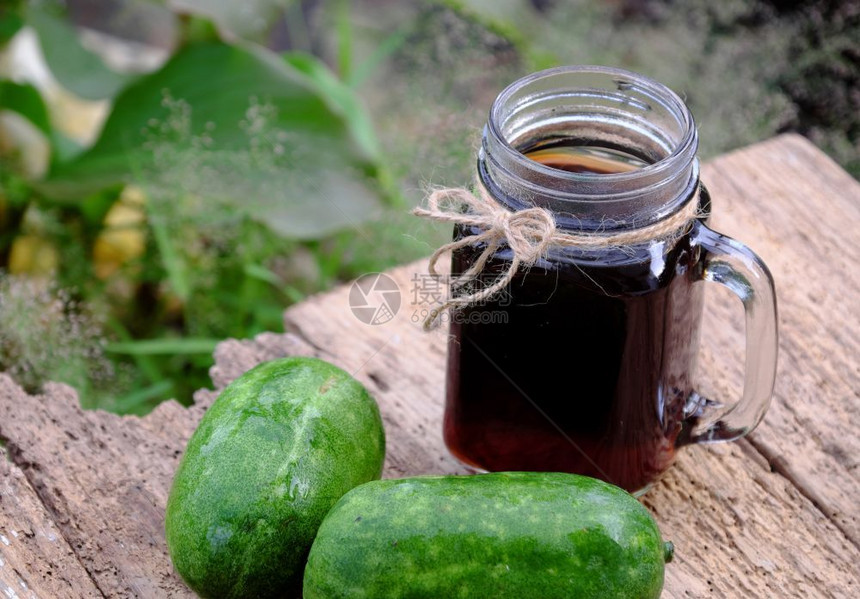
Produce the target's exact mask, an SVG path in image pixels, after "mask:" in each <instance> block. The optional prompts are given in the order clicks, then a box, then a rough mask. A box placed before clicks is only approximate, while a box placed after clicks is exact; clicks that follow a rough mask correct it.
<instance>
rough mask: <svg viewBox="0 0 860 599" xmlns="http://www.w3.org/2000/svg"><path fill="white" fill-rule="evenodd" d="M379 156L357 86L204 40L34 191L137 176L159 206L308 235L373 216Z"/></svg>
mask: <svg viewBox="0 0 860 599" xmlns="http://www.w3.org/2000/svg"><path fill="white" fill-rule="evenodd" d="M380 156H381V152H380V150H379V144H378V142H377V140H376V137H375V135H374V132H373V128H372V126H371V124H370V120H369V118H368V117H367V115H366V113H365V112H364V110H363V109H362V107H361V105H360V103H359V102H358V100H357V99H356V98H355V96H354V95H353V93H352V91H351V90H350V89H349V88H347V87H346V86H344V85H343V84H342V83H340V82H339V81H338V80H337V79H336V78H335V77H334V76H333V75H332V74H331V73H330V72H329V71H328V70H326V69H325V67H324V66H322V65H321V64H320V63H318V62H317V61H315V60H314V59H312V58H309V57H306V56H303V55H292V56H290V57H289V59H288V60H283V59H282V58H281V57H280V56H278V55H276V54H274V53H272V52H269V51H267V50H265V49H262V48H257V47H250V46H249V47H242V46H229V45H226V44H222V43H204V44H195V45H191V46H188V47H186V48H185V49H183V50H182V51H180V52H179V53H178V54H176V55H175V56H174V57H173V58H172V59H171V60H170V61H169V62H168V63H167V64H166V65H165V66H164V67H163V68H162V69H161V70H160V71H158V72H156V73H153V74H151V75H148V76H145V77H143V78H141V79H140V80H138V81H136V82H135V83H133V84H131V85H130V86H129V87H128V88H126V89H125V90H123V92H122V93H121V94H120V95H119V96H118V97H117V98H116V101H115V104H114V108H113V111H112V112H111V114H110V116H109V117H108V119H107V122H106V123H105V126H104V129H103V131H102V133H101V135H100V137H99V139H98V141H97V142H96V143H95V145H94V146H93V147H92V148H91V149H90V150H88V151H86V152H84V153H83V154H81V155H79V156H78V157H76V158H75V159H73V160H72V161H70V162H68V163H65V164H59V165H56V166H55V168H54V169H53V170H52V172H51V173H50V175H49V177H48V179H47V180H46V181H44V182H42V183H41V184H39V187H38V189H39V191H40V192H42V193H43V194H44V195H46V196H48V197H51V198H52V199H54V200H63V199H67V200H72V201H76V200H77V198H79V197H82V196H85V195H89V194H91V193H92V192H93V191H95V190H98V189H101V188H104V187H107V186H109V185H113V184H117V183H122V182H129V181H134V182H135V183H137V184H139V185H141V186H142V187H143V188H144V189H145V190H146V192H147V194H148V195H150V196H154V197H156V199H158V200H159V201H158V202H156V203H154V204H153V207H152V208H151V209H152V210H153V211H154V212H156V213H158V212H159V211H160V210H162V209H164V210H168V211H170V210H174V211H179V212H181V211H182V210H184V209H185V208H183V206H185V205H193V204H195V203H196V204H197V205H203V206H205V210H203V213H201V211H200V209H199V208H198V209H197V212H196V213H195V214H198V215H201V214H202V216H203V217H204V218H208V219H209V220H210V222H211V221H212V220H217V219H218V218H223V219H225V220H229V219H233V220H235V218H236V217H237V216H238V215H242V214H244V215H248V216H250V217H251V218H253V219H255V220H257V221H259V222H261V223H263V224H264V225H266V226H268V227H269V228H270V229H272V230H273V231H275V232H277V233H278V234H280V235H282V236H289V237H296V238H300V239H307V238H316V237H319V236H321V235H325V234H328V233H330V232H333V231H336V230H338V229H341V228H344V227H350V226H354V225H357V224H358V223H360V222H362V221H364V220H366V219H367V218H369V217H370V216H372V213H373V212H374V211H375V210H376V209H377V208H378V207H379V193H378V191H377V188H376V185H375V184H373V182H372V181H370V180H369V179H368V175H369V174H374V175H376V176H377V177H378V180H379V181H384V177H383V176H382V174H383V173H384V168H383V166H382V161H381V158H380ZM156 204H159V205H161V206H162V207H163V208H159V207H158V206H157V205H156ZM194 218H198V217H197V216H194ZM165 234H166V233H165ZM162 249H163V248H162ZM178 272H179V271H178V270H177V271H175V272H174V274H176V273H178ZM181 279H182V277H178V278H177V277H171V280H172V281H174V282H176V281H179V280H181ZM176 291H177V292H181V289H177V290H176Z"/></svg>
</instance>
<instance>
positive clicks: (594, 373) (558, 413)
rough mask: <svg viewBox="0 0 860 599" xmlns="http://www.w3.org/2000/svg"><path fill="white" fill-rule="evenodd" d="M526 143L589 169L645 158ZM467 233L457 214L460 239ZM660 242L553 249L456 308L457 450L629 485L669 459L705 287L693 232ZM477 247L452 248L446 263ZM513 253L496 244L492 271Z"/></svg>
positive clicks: (538, 154) (452, 422)
mask: <svg viewBox="0 0 860 599" xmlns="http://www.w3.org/2000/svg"><path fill="white" fill-rule="evenodd" d="M583 149H585V150H586V151H582V150H583ZM595 152H600V153H595ZM526 155H527V156H529V157H531V158H533V159H536V160H539V161H540V162H543V163H545V164H547V165H550V166H556V165H559V166H558V168H564V169H565V170H576V169H579V170H582V169H585V168H587V169H588V170H589V171H591V172H595V170H596V168H598V167H599V169H600V170H599V172H624V170H625V169H629V168H639V167H640V166H644V165H645V164H646V163H645V162H643V161H641V160H639V159H637V158H635V157H631V156H629V155H628V156H627V157H623V156H620V155H619V154H617V153H616V154H609V153H604V149H603V148H599V149H588V148H582V147H581V146H580V147H578V148H573V149H570V148H569V147H552V148H547V147H545V146H544V147H542V148H540V149H539V150H536V151H532V152H526ZM634 160H638V161H639V162H640V164H639V165H636V166H634V163H633V161H634ZM595 161H598V162H595ZM571 165H573V167H571ZM569 167H571V168H569ZM467 232H474V231H469V230H466V229H463V228H461V227H458V228H457V229H456V230H455V239H456V238H459V237H461V236H463V235H464V234H465V233H467ZM661 243H662V242H656V243H655V244H653V245H651V246H650V247H649V248H647V249H645V248H643V249H639V250H635V248H626V250H628V251H624V252H622V251H620V250H607V251H604V252H601V253H597V254H595V253H590V254H589V256H588V259H587V260H585V259H582V258H580V259H578V260H577V259H574V258H565V257H562V256H556V255H554V256H552V257H551V260H550V261H547V260H544V261H541V262H539V263H538V264H537V265H535V266H534V267H532V268H530V269H528V270H527V271H520V272H518V273H517V275H516V277H515V278H514V280H513V282H512V283H511V285H510V289H509V292H510V293H509V295H508V296H506V297H502V298H499V299H496V300H493V301H490V302H486V303H484V304H483V305H478V306H470V307H468V308H465V309H464V310H463V311H462V312H460V313H459V314H457V317H456V318H452V323H451V329H450V332H451V337H450V341H449V346H448V351H449V354H450V355H449V361H448V365H449V368H448V375H447V385H448V390H447V402H448V403H447V406H446V412H445V423H444V434H445V441H446V444H447V445H448V447H449V448H450V449H451V451H452V452H453V453H454V454H455V455H456V456H457V457H458V458H459V459H461V460H462V461H464V462H466V463H468V464H471V465H473V466H476V467H479V468H483V469H486V470H492V471H499V470H541V471H561V472H575V473H579V474H585V475H588V476H593V477H597V478H602V479H604V480H606V481H609V482H611V483H613V484H616V485H618V486H620V487H623V488H625V489H627V490H629V491H637V490H642V489H644V488H645V487H647V485H648V484H649V483H650V482H652V481H653V480H654V479H655V478H656V477H657V476H658V475H659V474H660V473H662V472H663V471H664V470H665V469H666V468H667V467H668V466H669V464H670V463H671V462H672V460H673V458H674V453H675V448H676V444H677V441H678V438H679V435H683V433H684V431H683V430H682V429H683V427H684V426H685V425H684V416H685V407H686V405H687V402H688V400H689V398H690V396H691V393H692V385H691V381H690V380H689V377H690V373H692V372H693V371H694V366H695V359H696V352H697V340H698V329H699V321H700V316H701V312H702V295H701V285H696V284H695V282H696V281H697V280H699V276H698V275H697V274H696V273H695V272H693V271H694V270H695V267H693V266H692V265H695V264H696V263H697V251H698V250H697V249H696V248H695V247H693V246H691V243H690V239H689V237H688V236H684V237H681V238H680V239H678V240H675V241H673V242H671V243H672V244H673V245H672V246H671V247H663V246H662V245H661ZM482 249H483V248H481V247H478V248H473V247H468V248H465V249H461V250H459V251H457V252H455V253H454V256H453V264H452V271H453V272H455V273H458V272H463V271H465V270H466V269H467V268H468V267H469V265H470V264H471V263H472V262H473V260H474V259H475V257H476V256H477V255H478V253H480V251H481V250H482ZM631 249H633V254H632V255H631V252H630V251H629V250H631ZM509 259H510V256H509V255H507V254H506V253H505V252H501V253H498V254H497V255H496V256H495V257H494V258H493V259H492V260H491V261H490V263H489V264H488V265H487V266H486V267H485V269H484V272H485V274H486V275H487V276H493V273H498V272H501V271H503V270H504V269H505V268H506V266H507V263H508V260H509ZM488 313H489V314H488ZM493 313H495V318H493V316H492V314H493ZM500 321H501V322H500Z"/></svg>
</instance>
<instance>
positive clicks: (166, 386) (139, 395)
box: [111, 380, 173, 414]
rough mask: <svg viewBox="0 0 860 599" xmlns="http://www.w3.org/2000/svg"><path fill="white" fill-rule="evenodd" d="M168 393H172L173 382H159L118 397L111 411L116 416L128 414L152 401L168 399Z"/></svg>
mask: <svg viewBox="0 0 860 599" xmlns="http://www.w3.org/2000/svg"><path fill="white" fill-rule="evenodd" d="M170 393H173V381H171V380H161V381H158V382H156V383H155V384H153V385H150V386H149V387H144V388H143V389H137V390H135V391H131V392H129V393H126V394H125V395H123V396H122V397H118V398H117V399H116V401H115V402H114V404H113V405H112V406H111V409H112V410H113V411H114V412H116V413H118V414H128V413H130V412H135V411H137V410H139V409H141V408H142V407H144V406H146V405H147V404H149V403H150V402H152V401H153V400H157V401H162V400H163V399H164V398H165V397H169V394H170Z"/></svg>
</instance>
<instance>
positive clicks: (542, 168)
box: [487, 65, 698, 184]
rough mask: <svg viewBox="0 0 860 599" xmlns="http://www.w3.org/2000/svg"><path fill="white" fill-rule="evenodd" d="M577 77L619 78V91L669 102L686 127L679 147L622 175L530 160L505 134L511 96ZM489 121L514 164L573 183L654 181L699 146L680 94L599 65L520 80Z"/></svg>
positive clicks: (505, 94) (494, 108) (557, 69)
mask: <svg viewBox="0 0 860 599" xmlns="http://www.w3.org/2000/svg"><path fill="white" fill-rule="evenodd" d="M574 74H600V75H610V76H614V77H616V81H617V82H618V84H619V87H621V86H622V85H623V86H624V88H625V89H629V88H631V87H632V86H634V85H635V87H637V88H641V89H644V90H646V91H648V92H650V93H651V94H652V95H654V96H655V97H660V98H661V99H664V100H667V101H668V103H669V107H670V108H672V109H674V110H673V112H674V113H675V115H676V116H677V117H679V118H680V119H681V120H682V123H683V125H684V136H683V138H682V139H681V140H680V141H679V142H678V143H677V144H676V146H675V148H674V149H673V150H672V151H671V152H670V153H669V154H668V155H667V156H665V157H663V158H660V159H659V160H657V161H655V162H652V163H650V164H648V165H646V166H643V167H641V168H638V169H636V170H633V171H627V172H621V173H589V172H584V173H583V172H570V171H563V170H560V169H556V168H553V167H551V166H546V165H544V164H541V163H539V162H536V161H534V160H531V159H530V158H528V157H527V156H525V155H524V154H523V153H522V152H520V151H519V150H517V149H516V148H515V147H514V146H513V145H512V144H511V142H510V140H508V139H507V138H506V136H505V135H504V133H503V132H502V130H501V123H502V112H503V110H504V109H505V107H506V105H507V103H508V102H509V101H510V98H511V96H512V95H513V94H514V93H516V92H518V91H520V90H521V89H522V88H524V87H526V86H528V85H532V84H534V83H535V82H538V81H540V80H545V79H549V78H553V77H558V76H563V75H574ZM579 89H585V88H579ZM489 117H490V118H489V119H488V121H487V128H488V129H489V131H490V133H491V134H492V135H493V136H495V137H496V138H497V139H498V141H499V142H500V147H501V148H502V151H503V152H505V153H506V154H508V157H509V158H510V159H511V160H515V161H519V162H524V163H527V164H528V166H529V167H530V168H532V169H535V170H537V171H538V172H542V173H543V174H545V175H548V176H552V177H556V178H560V179H565V180H568V181H571V182H575V181H592V182H593V181H598V180H599V181H601V182H604V183H608V184H611V183H613V182H630V181H635V180H636V179H641V178H644V177H653V176H655V175H659V174H660V173H662V172H665V171H671V170H673V169H676V168H678V166H677V163H678V162H679V161H683V162H686V161H688V160H689V158H687V155H688V154H689V148H690V146H691V145H695V144H697V141H698V136H697V132H696V126H695V122H694V121H693V117H692V114H691V113H690V110H689V108H688V107H687V105H686V103H685V102H684V101H683V100H682V99H681V97H680V96H679V95H678V94H677V93H675V92H674V91H672V89H670V88H669V87H667V86H666V85H664V84H662V83H660V82H658V81H656V80H654V79H651V78H650V77H646V76H645V75H641V74H639V73H635V72H633V71H628V70H626V69H621V68H617V67H607V66H600V65H564V66H558V67H553V68H549V69H544V70H542V71H537V72H535V73H531V74H529V75H526V76H525V77H522V78H520V79H517V80H516V81H514V82H512V83H511V84H509V85H508V86H507V87H506V88H505V89H503V90H502V91H501V93H499V95H498V96H496V99H495V100H494V101H493V104H492V106H491V107H490V115H489Z"/></svg>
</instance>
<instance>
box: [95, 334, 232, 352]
mask: <svg viewBox="0 0 860 599" xmlns="http://www.w3.org/2000/svg"><path fill="white" fill-rule="evenodd" d="M218 343H220V340H218V339H195V338H190V337H186V338H176V339H141V340H140V341H121V342H117V343H110V344H108V345H107V346H106V347H105V351H108V352H111V353H114V354H126V355H131V356H133V355H144V356H152V355H163V354H175V355H187V354H211V353H212V352H213V351H215V346H216V345H218Z"/></svg>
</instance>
